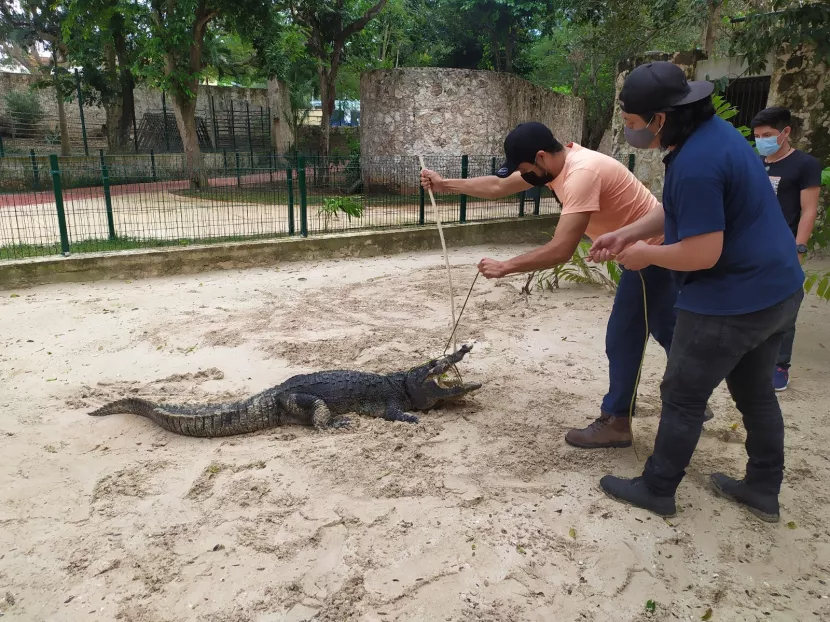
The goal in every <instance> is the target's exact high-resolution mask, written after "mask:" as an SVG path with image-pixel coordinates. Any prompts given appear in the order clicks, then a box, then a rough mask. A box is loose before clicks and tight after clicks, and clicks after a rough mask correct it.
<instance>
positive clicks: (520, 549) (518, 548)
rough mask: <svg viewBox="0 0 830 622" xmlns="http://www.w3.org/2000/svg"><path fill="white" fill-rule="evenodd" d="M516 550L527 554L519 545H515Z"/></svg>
mask: <svg viewBox="0 0 830 622" xmlns="http://www.w3.org/2000/svg"><path fill="white" fill-rule="evenodd" d="M516 550H517V551H518V552H519V553H521V554H522V555H527V552H526V551H525V550H524V549H523V548H522V547H520V546H517V547H516Z"/></svg>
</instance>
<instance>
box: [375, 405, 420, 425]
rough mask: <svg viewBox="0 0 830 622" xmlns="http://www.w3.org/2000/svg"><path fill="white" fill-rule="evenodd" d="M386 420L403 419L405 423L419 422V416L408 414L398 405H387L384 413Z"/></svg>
mask: <svg viewBox="0 0 830 622" xmlns="http://www.w3.org/2000/svg"><path fill="white" fill-rule="evenodd" d="M383 418H384V419H386V421H403V422H405V423H418V417H416V416H415V415H407V414H406V413H405V412H404V411H402V410H401V409H400V408H398V407H396V406H387V407H386V412H385V413H384V415H383Z"/></svg>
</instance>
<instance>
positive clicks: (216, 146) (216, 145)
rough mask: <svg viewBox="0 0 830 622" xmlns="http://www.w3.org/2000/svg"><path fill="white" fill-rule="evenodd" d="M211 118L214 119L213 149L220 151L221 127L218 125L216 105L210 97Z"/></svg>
mask: <svg viewBox="0 0 830 622" xmlns="http://www.w3.org/2000/svg"><path fill="white" fill-rule="evenodd" d="M210 118H211V119H213V148H214V149H219V126H218V125H217V124H216V104H215V103H214V102H213V95H211V96H210Z"/></svg>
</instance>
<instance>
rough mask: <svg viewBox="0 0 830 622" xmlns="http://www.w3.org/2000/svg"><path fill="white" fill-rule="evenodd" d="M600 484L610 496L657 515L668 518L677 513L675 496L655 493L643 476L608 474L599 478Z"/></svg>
mask: <svg viewBox="0 0 830 622" xmlns="http://www.w3.org/2000/svg"><path fill="white" fill-rule="evenodd" d="M599 485H600V487H601V488H602V489H603V490H604V491H605V494H607V495H608V496H609V497H611V498H613V499H616V500H617V501H622V502H623V503H628V504H630V505H634V506H636V507H638V508H642V509H644V510H648V511H649V512H653V513H654V514H657V516H662V517H665V518H668V517H670V516H674V515H675V514H676V513H677V507H676V506H675V504H674V496H671V497H661V496H660V495H656V494H654V493H653V492H652V491H651V490H650V489H649V487H648V486H646V483H645V482H644V481H643V478H642V477H635V478H634V479H625V478H623V477H614V476H613V475H606V476H605V477H603V478H602V479H601V480H599Z"/></svg>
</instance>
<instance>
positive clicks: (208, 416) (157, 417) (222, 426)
mask: <svg viewBox="0 0 830 622" xmlns="http://www.w3.org/2000/svg"><path fill="white" fill-rule="evenodd" d="M263 402H264V403H263ZM275 406H276V404H275V403H274V401H273V400H262V401H260V400H257V402H256V403H252V400H246V401H245V402H237V403H234V404H223V405H220V406H214V407H203V408H196V409H193V408H186V407H179V406H168V405H159V404H155V403H153V402H151V401H149V400H143V399H140V398H126V399H121V400H116V401H114V402H110V403H109V404H105V405H104V406H102V407H101V408H98V409H97V410H94V411H92V412H91V413H89V414H90V415H91V416H94V417H100V416H104V415H113V414H116V413H131V414H134V415H140V416H142V417H146V418H147V419H150V420H152V421H153V422H155V423H156V424H157V425H159V426H161V427H162V428H164V429H165V430H168V431H170V432H174V433H176V434H183V435H185V436H197V437H204V438H212V437H215V436H233V435H235V434H244V433H246V432H254V431H256V430H262V429H265V428H269V427H273V426H276V425H279V423H280V411H279V410H278V409H277V408H275Z"/></svg>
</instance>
